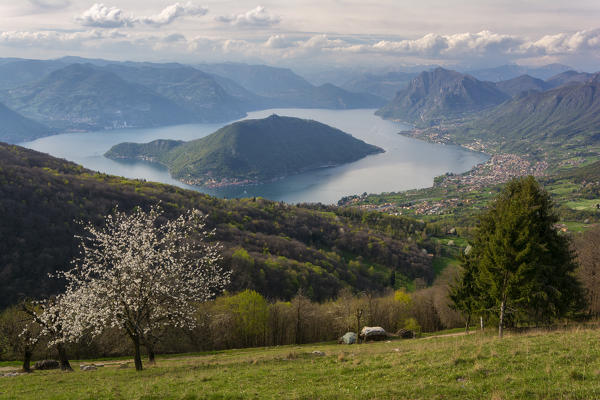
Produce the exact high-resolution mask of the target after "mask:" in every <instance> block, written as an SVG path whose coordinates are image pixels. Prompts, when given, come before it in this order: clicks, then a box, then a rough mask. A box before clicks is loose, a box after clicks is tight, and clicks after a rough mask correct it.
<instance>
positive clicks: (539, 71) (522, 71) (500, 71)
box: [465, 64, 572, 82]
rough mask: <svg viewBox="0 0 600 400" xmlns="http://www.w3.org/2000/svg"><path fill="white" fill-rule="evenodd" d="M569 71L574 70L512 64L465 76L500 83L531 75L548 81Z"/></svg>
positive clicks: (557, 66)
mask: <svg viewBox="0 0 600 400" xmlns="http://www.w3.org/2000/svg"><path fill="white" fill-rule="evenodd" d="M568 70H572V68H571V67H569V66H567V65H563V64H548V65H543V66H540V67H531V66H525V65H516V64H512V65H500V66H498V67H493V68H483V69H476V70H468V71H466V72H465V74H469V75H472V76H474V77H475V78H477V79H479V80H482V81H490V82H500V81H506V80H510V79H513V78H516V77H518V76H521V75H530V76H532V77H534V78H537V79H542V80H547V79H548V78H550V77H552V76H554V75H557V74H560V73H562V72H565V71H568Z"/></svg>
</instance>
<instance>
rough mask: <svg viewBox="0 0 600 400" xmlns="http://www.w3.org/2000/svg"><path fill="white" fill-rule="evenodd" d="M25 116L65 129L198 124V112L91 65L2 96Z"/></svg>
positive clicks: (68, 69)
mask: <svg viewBox="0 0 600 400" xmlns="http://www.w3.org/2000/svg"><path fill="white" fill-rule="evenodd" d="M2 100H4V101H5V103H6V104H7V105H8V106H10V107H11V108H13V109H14V110H15V111H17V112H19V113H21V114H23V115H24V116H26V117H28V118H31V119H34V120H36V121H40V122H42V123H44V124H46V125H48V126H50V127H53V128H56V129H60V130H72V129H77V130H102V129H114V128H125V127H151V126H161V125H174V124H180V123H186V122H193V121H194V120H195V119H194V117H195V116H194V114H193V113H192V112H190V111H187V110H185V109H182V108H181V107H179V106H178V105H177V104H175V103H174V102H173V101H171V100H169V99H167V98H165V97H163V96H161V95H159V94H157V93H156V92H154V91H152V90H151V89H149V88H147V87H145V86H142V85H139V84H136V83H132V82H128V81H125V80H123V79H121V78H120V77H118V76H117V75H116V74H114V73H112V72H109V71H106V70H102V69H98V68H97V67H95V66H93V65H91V64H72V65H69V66H67V67H65V68H62V69H59V70H56V71H54V72H51V73H50V74H49V75H47V76H45V77H44V78H42V79H41V80H40V81H37V82H35V83H29V84H27V85H25V86H21V87H18V88H15V89H10V90H8V91H6V92H4V93H2Z"/></svg>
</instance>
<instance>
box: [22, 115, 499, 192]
mask: <svg viewBox="0 0 600 400" xmlns="http://www.w3.org/2000/svg"><path fill="white" fill-rule="evenodd" d="M374 111H375V110H365V109H361V110H325V109H295V108H294V109H291V108H288V109H271V110H262V111H256V112H251V113H249V114H248V116H247V117H246V119H253V118H264V117H267V116H269V115H271V114H273V113H276V114H278V115H285V116H291V117H299V118H308V119H314V120H316V121H319V122H322V123H325V124H327V125H331V126H333V127H336V128H338V129H341V130H343V131H345V132H347V133H350V134H351V135H353V136H354V137H357V138H359V139H361V140H364V141H365V142H367V143H371V144H374V145H377V146H379V147H381V148H383V149H385V151H386V152H385V153H382V154H375V155H371V156H368V157H365V158H363V159H362V160H359V161H356V162H353V163H350V164H345V165H342V166H338V167H332V168H323V169H320V170H316V171H310V172H305V173H302V174H298V175H294V176H290V177H287V178H284V179H281V180H279V181H276V182H272V183H267V184H261V185H249V186H232V187H227V188H215V189H212V188H204V187H196V186H189V185H186V184H183V183H181V182H179V181H177V180H175V179H173V178H171V176H170V175H169V172H168V171H167V170H166V168H164V167H162V166H160V165H157V164H152V163H148V162H143V161H114V160H110V159H108V158H106V157H104V156H103V154H104V153H105V152H106V151H107V150H108V149H110V148H111V147H112V146H113V145H115V144H117V143H121V142H137V143H145V142H149V141H152V140H155V139H178V140H192V139H198V138H201V137H204V136H207V135H209V134H211V133H213V132H214V131H216V130H217V129H219V128H221V127H222V126H224V125H226V124H227V123H221V124H191V125H177V126H169V127H163V128H151V129H118V130H113V131H102V132H85V133H65V134H60V135H54V136H49V137H45V138H41V139H38V140H34V141H32V142H26V143H21V145H23V146H25V147H28V148H31V149H34V150H38V151H42V152H44V153H48V154H51V155H53V156H55V157H61V158H65V159H67V160H70V161H73V162H76V163H78V164H81V165H83V166H84V167H86V168H89V169H92V170H96V171H100V172H104V173H108V174H113V175H120V176H124V177H127V178H140V179H146V180H148V181H157V182H163V183H169V184H173V185H177V186H180V187H185V188H189V189H193V190H197V191H200V192H204V193H208V194H211V195H214V196H218V197H228V198H231V197H252V196H262V197H265V198H268V199H272V200H278V201H285V202H289V203H298V202H321V203H327V204H332V203H336V202H337V201H338V200H339V199H340V198H342V197H343V196H347V195H352V194H360V193H363V192H367V193H381V192H395V191H401V190H407V189H415V188H422V187H428V186H431V185H432V183H433V178H434V177H435V176H438V175H442V174H444V173H446V172H453V173H461V172H465V171H467V170H469V169H471V168H472V167H473V166H475V165H477V164H479V163H481V162H484V161H485V160H487V159H488V157H487V156H486V155H485V154H481V153H475V152H471V151H468V150H465V149H463V148H460V147H457V146H445V145H438V144H431V143H426V142H423V141H420V140H416V139H411V138H407V137H404V136H401V135H399V134H398V132H400V131H402V130H406V129H408V126H407V125H404V124H401V123H397V122H392V121H386V120H383V119H381V118H379V117H377V116H376V115H374V114H373V113H374Z"/></svg>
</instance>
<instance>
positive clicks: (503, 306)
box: [498, 299, 506, 339]
mask: <svg viewBox="0 0 600 400" xmlns="http://www.w3.org/2000/svg"><path fill="white" fill-rule="evenodd" d="M505 310H506V300H505V299H502V303H500V322H499V323H498V337H499V338H500V339H502V334H503V328H504V311H505Z"/></svg>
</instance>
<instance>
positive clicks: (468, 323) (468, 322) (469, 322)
mask: <svg viewBox="0 0 600 400" xmlns="http://www.w3.org/2000/svg"><path fill="white" fill-rule="evenodd" d="M470 324H471V314H469V315H467V323H466V324H465V335H468V334H469V325H470Z"/></svg>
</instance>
